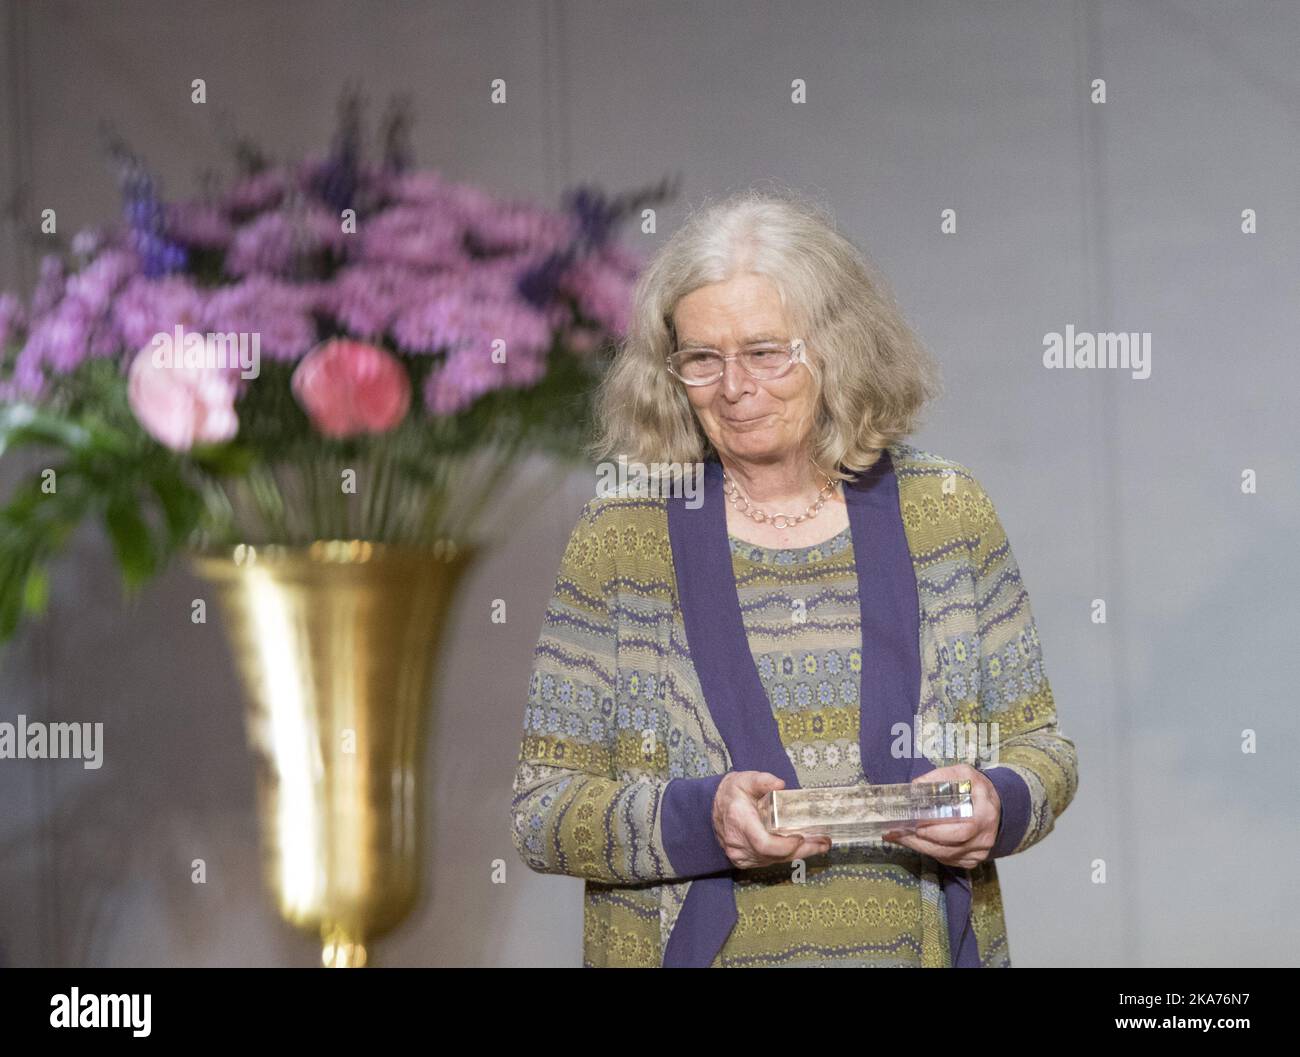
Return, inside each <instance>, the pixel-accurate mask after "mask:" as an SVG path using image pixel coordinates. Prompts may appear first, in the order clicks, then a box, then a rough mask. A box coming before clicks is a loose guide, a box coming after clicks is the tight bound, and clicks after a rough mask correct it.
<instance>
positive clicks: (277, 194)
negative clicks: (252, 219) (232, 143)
mask: <svg viewBox="0 0 1300 1057" xmlns="http://www.w3.org/2000/svg"><path fill="white" fill-rule="evenodd" d="M294 183H295V180H294V177H293V174H292V173H290V172H289V171H288V170H287V169H283V168H275V169H263V170H262V171H261V172H258V173H254V174H253V175H251V176H246V177H244V178H243V179H242V180H240V181H239V182H238V183H237V184H235V186H234V187H232V188H231V189H230V190H229V191H228V192H227V193H226V195H225V198H224V199H223V204H224V205H225V207H226V208H227V209H228V210H230V211H232V212H235V213H243V214H248V213H260V212H261V211H262V210H264V209H270V208H272V207H273V206H277V205H279V204H280V201H281V200H282V199H283V198H284V196H285V194H286V193H287V192H288V190H289V189H290V187H292V186H294Z"/></svg>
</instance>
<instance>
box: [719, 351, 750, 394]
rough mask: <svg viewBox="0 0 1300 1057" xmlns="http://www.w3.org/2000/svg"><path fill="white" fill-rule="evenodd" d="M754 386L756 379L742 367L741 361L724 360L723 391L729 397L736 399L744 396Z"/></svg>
mask: <svg viewBox="0 0 1300 1057" xmlns="http://www.w3.org/2000/svg"><path fill="white" fill-rule="evenodd" d="M753 385H754V379H753V378H752V377H751V376H750V374H749V372H748V371H746V370H745V368H743V367H742V366H740V360H739V358H737V359H731V360H724V361H723V364H722V391H723V392H724V393H726V394H727V396H729V397H731V398H732V399H735V398H736V397H738V396H742V395H743V394H744V393H745V391H746V389H750V388H751V387H752V386H753Z"/></svg>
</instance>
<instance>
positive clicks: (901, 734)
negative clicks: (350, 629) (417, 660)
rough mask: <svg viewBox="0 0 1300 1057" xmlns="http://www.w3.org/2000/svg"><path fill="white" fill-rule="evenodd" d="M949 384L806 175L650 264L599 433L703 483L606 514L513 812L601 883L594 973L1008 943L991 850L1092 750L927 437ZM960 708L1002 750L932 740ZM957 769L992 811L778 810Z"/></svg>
mask: <svg viewBox="0 0 1300 1057" xmlns="http://www.w3.org/2000/svg"><path fill="white" fill-rule="evenodd" d="M937 388H938V387H937V383H936V381H935V375H934V370H933V368H932V365H931V364H930V362H929V360H928V359H927V357H926V354H925V353H924V351H923V349H922V348H921V346H920V344H919V343H918V342H917V340H916V339H915V338H914V337H913V336H912V334H911V333H910V332H909V330H908V328H907V326H906V324H905V323H904V322H903V320H902V318H901V317H900V315H899V313H898V311H897V309H896V308H895V307H894V306H893V304H892V303H891V301H890V300H889V299H888V298H887V297H886V295H885V294H884V293H883V291H882V289H881V287H880V285H879V284H878V283H877V282H875V281H874V280H873V279H872V277H871V275H870V272H869V270H868V267H867V264H866V262H865V260H864V259H863V257H862V256H861V255H860V254H859V253H858V251H857V250H856V249H855V248H854V246H853V245H852V244H851V243H850V242H849V241H848V240H847V239H845V238H844V237H843V236H842V235H840V234H838V233H837V232H836V231H835V229H834V227H833V225H832V224H831V223H830V221H829V220H828V219H827V217H826V216H825V215H824V214H823V213H822V211H821V210H819V209H818V208H817V207H815V206H812V205H808V204H805V203H803V202H801V201H800V200H798V199H797V198H795V197H793V196H789V195H780V194H778V195H772V194H760V193H757V192H746V193H743V194H741V195H738V196H735V197H733V198H731V199H728V200H726V201H723V202H721V203H719V204H715V205H712V206H710V207H708V208H707V209H704V210H702V211H700V212H698V213H697V214H696V215H694V216H693V217H692V218H691V219H690V220H689V221H688V222H687V224H686V225H685V226H684V227H683V228H682V229H681V230H680V231H678V232H677V233H676V234H675V235H674V236H673V238H672V239H671V240H669V242H668V243H667V244H666V245H665V246H664V247H663V248H662V250H661V251H660V252H659V253H658V254H657V255H656V257H655V258H654V260H653V261H651V262H650V264H649V265H648V267H647V269H646V271H645V273H644V274H643V276H642V278H641V281H640V283H639V285H638V287H637V291H636V296H635V304H634V306H633V319H632V325H631V327H630V330H629V334H628V338H627V340H626V343H625V345H624V347H623V348H622V349H621V350H620V351H619V355H618V357H617V358H616V361H615V363H614V365H613V367H612V368H611V371H610V374H609V375H608V377H607V378H606V380H605V383H604V385H603V386H602V390H601V393H600V399H599V418H600V427H601V430H600V439H599V444H598V446H597V448H598V450H599V452H600V453H601V454H603V455H620V456H626V458H627V459H628V460H629V461H630V462H632V463H639V464H642V465H646V466H649V465H651V464H661V463H670V464H674V465H677V466H683V467H687V466H690V465H692V464H695V463H702V464H703V471H704V472H703V502H702V503H701V502H699V501H698V497H697V498H696V499H695V500H691V499H690V498H689V497H688V496H686V495H684V494H682V492H681V489H679V490H678V494H668V495H662V494H658V493H659V492H661V491H665V490H660V489H652V490H645V489H643V490H642V491H643V492H645V491H653V492H655V493H656V494H653V495H644V494H643V495H614V496H602V497H598V498H596V499H593V500H591V501H590V502H588V503H587V505H586V507H585V508H584V509H583V511H582V514H581V516H580V518H579V521H578V524H577V526H576V528H575V529H574V531H573V535H572V538H571V539H570V540H569V544H568V546H567V548H566V550H565V553H564V558H563V563H562V565H561V567H560V571H559V576H558V578H557V580H556V586H555V593H554V597H553V598H552V600H551V602H550V605H549V607H548V609H547V614H546V621H545V626H544V628H543V631H542V635H541V640H540V642H539V643H538V646H537V651H536V655H535V664H534V669H533V673H532V680H531V683H530V685H529V691H528V706H527V710H526V716H525V721H524V734H523V745H522V750H521V752H520V757H519V765H518V771H517V773H516V776H515V782H514V797H513V802H512V803H513V808H512V815H513V818H512V823H513V836H514V841H515V846H516V848H517V849H518V851H519V854H520V855H521V857H522V858H523V859H524V861H525V862H526V863H527V864H528V865H529V866H530V867H531V868H533V869H534V870H538V871H541V872H545V873H559V874H568V875H570V876H573V877H581V878H583V879H584V880H585V881H586V891H585V904H584V911H585V914H584V918H585V921H584V928H583V940H584V943H583V949H584V962H585V964H587V965H590V966H638V965H640V966H654V965H666V966H720V967H728V966H822V965H834V966H913V967H923V966H957V967H977V966H990V967H994V966H996V967H1002V966H1009V965H1010V964H1011V960H1010V951H1009V947H1008V942H1007V935H1006V926H1005V922H1004V920H1003V913H1002V898H1001V893H1000V890H999V886H998V873H997V868H996V866H995V864H994V860H995V859H997V858H1001V857H1003V856H1007V855H1012V854H1014V853H1016V852H1021V851H1024V850H1025V849H1027V848H1029V847H1032V846H1033V845H1034V844H1037V843H1038V842H1039V841H1040V840H1042V839H1043V838H1044V837H1045V836H1046V835H1047V834H1048V833H1049V832H1050V831H1051V829H1052V827H1053V825H1054V824H1055V821H1056V818H1057V816H1058V815H1060V813H1061V812H1062V811H1064V810H1065V808H1066V806H1067V805H1068V804H1069V803H1070V801H1071V799H1072V798H1073V796H1074V792H1075V788H1076V786H1077V781H1078V778H1077V762H1076V754H1075V747H1074V744H1073V742H1071V741H1070V739H1069V738H1067V737H1065V736H1064V735H1063V734H1061V733H1060V732H1059V731H1058V729H1057V719H1056V708H1055V704H1054V702H1053V698H1052V691H1051V688H1050V686H1049V684H1048V681H1047V676H1046V673H1045V672H1044V670H1043V660H1042V651H1041V648H1040V645H1039V639H1038V631H1037V628H1036V625H1035V622H1034V617H1033V614H1032V612H1031V610H1030V605H1029V597H1028V595H1027V594H1026V591H1025V588H1024V585H1023V584H1022V582H1021V579H1020V573H1019V570H1018V568H1017V565H1016V561H1015V558H1014V557H1013V556H1012V553H1011V549H1010V546H1009V544H1008V542H1007V537H1006V535H1005V533H1004V532H1003V529H1002V525H1001V524H1000V522H999V520H998V517H997V514H996V512H995V510H994V508H993V504H992V502H991V501H990V500H989V497H988V496H987V495H986V494H985V492H984V490H983V489H982V488H981V487H980V485H979V482H978V481H977V480H976V479H975V477H974V476H973V475H972V474H971V472H970V471H969V470H967V469H966V467H965V466H963V465H961V464H960V463H957V462H953V461H950V460H948V459H945V458H941V457H940V456H938V455H935V454H932V453H930V452H926V451H922V450H920V449H919V448H916V447H913V446H911V445H909V444H906V443H903V441H902V438H903V437H905V436H907V435H908V434H909V433H910V432H911V430H912V429H913V428H914V425H915V422H916V419H917V415H918V413H919V411H920V409H921V407H922V406H923V404H924V403H925V402H926V401H927V400H928V399H930V398H931V397H933V396H934V395H935V394H936V392H937ZM688 480H689V479H688ZM678 483H679V484H680V483H681V482H678ZM968 725H972V726H968ZM995 725H996V726H995ZM954 726H956V727H959V728H960V729H963V730H967V731H969V730H978V731H979V732H980V736H979V737H978V739H977V740H978V751H977V752H974V753H972V752H970V751H969V750H970V749H971V748H973V746H968V747H967V750H966V751H965V752H964V753H958V752H957V751H956V750H957V744H956V742H955V741H954V740H953V739H951V738H946V737H943V736H942V733H940V735H939V736H938V737H936V736H935V732H936V731H939V732H944V731H948V730H951V729H952V728H953V727H954ZM989 734H991V736H986V735H989ZM959 756H964V757H965V762H961V761H959V759H958V757H959ZM992 757H995V758H992ZM945 779H969V780H970V782H971V787H972V798H973V808H974V813H973V816H972V817H970V818H967V819H959V820H954V821H942V822H937V821H931V822H922V823H920V824H919V825H918V828H917V830H916V832H915V833H901V832H894V833H887V834H885V835H884V837H882V838H880V839H876V840H873V841H869V842H867V843H853V844H835V845H832V843H831V842H830V841H829V840H828V839H826V838H819V837H812V836H808V837H805V836H777V835H775V834H773V833H770V832H768V830H767V828H766V827H765V826H764V824H763V822H762V821H761V818H760V813H759V805H760V801H761V799H762V797H763V796H764V794H766V793H768V792H769V791H771V790H774V789H781V788H788V789H793V788H796V787H811V786H842V785H852V784H855V783H862V782H870V783H893V782H908V781H914V780H926V781H939V780H945Z"/></svg>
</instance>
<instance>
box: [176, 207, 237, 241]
mask: <svg viewBox="0 0 1300 1057" xmlns="http://www.w3.org/2000/svg"><path fill="white" fill-rule="evenodd" d="M167 229H168V231H170V232H171V234H172V236H173V237H174V238H175V239H176V240H177V241H178V242H182V243H184V244H185V245H187V246H196V247H200V248H203V249H224V248H225V247H226V246H228V245H229V244H230V240H231V238H232V237H233V236H234V232H235V229H234V225H232V224H231V222H230V219H229V217H227V215H226V212H225V210H223V209H221V208H220V207H219V206H215V205H212V204H210V203H207V202H180V203H176V204H173V205H169V206H167Z"/></svg>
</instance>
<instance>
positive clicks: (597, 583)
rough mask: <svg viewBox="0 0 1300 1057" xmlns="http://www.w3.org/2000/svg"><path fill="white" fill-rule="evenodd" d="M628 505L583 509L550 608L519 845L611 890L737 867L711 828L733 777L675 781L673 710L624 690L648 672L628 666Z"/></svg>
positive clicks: (523, 765)
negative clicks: (624, 585) (623, 661)
mask: <svg viewBox="0 0 1300 1057" xmlns="http://www.w3.org/2000/svg"><path fill="white" fill-rule="evenodd" d="M618 510H619V507H618V500H602V499H593V500H590V501H589V502H588V503H587V505H586V506H585V507H584V508H583V511H582V514H581V515H580V516H579V518H578V523H577V525H576V526H575V528H574V530H573V533H572V535H571V536H570V538H569V542H568V545H567V546H566V548H565V552H564V557H563V560H562V561H561V564H560V571H559V574H558V575H557V577H556V581H555V591H554V594H553V595H552V597H551V600H550V602H549V604H548V605H547V609H546V615H545V619H544V621H543V626H542V632H541V636H540V638H539V640H538V643H537V648H536V650H535V651H534V655H533V669H532V675H531V678H530V680H529V686H528V701H527V706H526V708H525V714H524V724H523V740H522V744H521V746H520V752H519V761H518V766H517V768H516V771H515V778H514V786H513V797H512V800H511V833H512V837H513V840H514V844H515V848H516V850H517V851H518V853H519V855H520V857H521V858H522V859H523V861H524V862H525V863H526V864H527V865H528V866H529V867H530V868H531V869H533V870H536V871H538V872H539V873H553V874H567V875H569V876H573V877H581V878H584V879H586V880H589V881H596V882H601V883H604V884H614V885H618V884H641V883H647V882H655V881H664V880H685V879H688V878H691V877H697V876H704V875H707V874H712V873H719V872H723V871H728V870H730V868H731V863H730V860H729V859H728V858H727V855H726V853H725V851H724V850H723V849H722V847H721V845H719V843H718V841H717V839H716V837H715V836H714V833H713V822H712V809H713V795H714V793H715V792H716V790H717V787H718V783H719V782H720V781H721V780H722V777H723V776H722V775H710V776H705V777H699V778H672V779H670V778H669V777H668V776H667V745H666V734H667V729H666V719H665V718H664V714H663V712H662V711H661V710H659V711H656V710H654V709H653V708H646V707H645V705H644V704H641V703H638V701H631V700H629V699H628V695H626V694H625V693H624V692H623V690H624V685H625V680H626V679H629V678H641V676H640V675H639V674H637V673H623V672H620V670H619V637H620V626H619V620H618V617H619V609H618V591H617V583H616V581H617V558H618V553H619V550H620V548H621V547H623V546H625V542H624V541H625V538H626V535H625V534H626V533H627V531H628V527H627V525H626V524H623V523H622V522H621V519H620V517H619V515H618ZM632 531H633V532H634V531H635V530H632ZM644 699H645V695H644V694H643V695H642V697H641V699H640V701H644Z"/></svg>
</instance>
